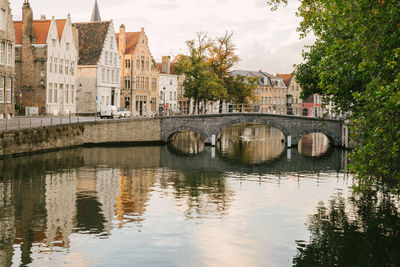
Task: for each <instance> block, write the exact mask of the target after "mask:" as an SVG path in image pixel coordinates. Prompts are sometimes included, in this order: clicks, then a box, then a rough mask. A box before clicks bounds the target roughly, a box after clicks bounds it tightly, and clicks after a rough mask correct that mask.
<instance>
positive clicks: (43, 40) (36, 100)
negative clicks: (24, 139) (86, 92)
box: [14, 1, 79, 115]
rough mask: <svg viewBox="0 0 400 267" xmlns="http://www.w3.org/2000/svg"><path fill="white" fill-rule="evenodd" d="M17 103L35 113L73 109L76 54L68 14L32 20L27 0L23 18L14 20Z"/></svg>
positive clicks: (63, 112)
mask: <svg viewBox="0 0 400 267" xmlns="http://www.w3.org/2000/svg"><path fill="white" fill-rule="evenodd" d="M14 28H15V39H16V53H15V63H16V64H15V65H16V86H15V88H16V94H15V95H16V96H17V101H16V104H18V105H20V106H22V107H33V108H35V109H36V110H37V112H38V113H42V114H44V113H51V114H56V115H57V114H59V113H61V114H69V113H75V111H76V64H77V61H78V58H79V54H78V48H77V44H76V42H75V38H74V37H75V36H74V30H73V28H72V24H71V18H70V16H69V15H68V16H67V18H66V19H60V20H56V19H54V17H53V18H52V19H51V20H46V18H45V16H43V15H42V17H41V19H40V20H33V11H32V9H31V6H30V4H29V2H28V1H25V3H24V5H23V7H22V21H15V22H14Z"/></svg>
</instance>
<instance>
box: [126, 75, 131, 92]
mask: <svg viewBox="0 0 400 267" xmlns="http://www.w3.org/2000/svg"><path fill="white" fill-rule="evenodd" d="M125 89H131V77H130V76H125Z"/></svg>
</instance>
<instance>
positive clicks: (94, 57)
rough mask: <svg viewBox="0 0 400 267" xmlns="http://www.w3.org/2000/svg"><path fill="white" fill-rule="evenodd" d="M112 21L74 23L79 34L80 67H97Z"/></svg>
mask: <svg viewBox="0 0 400 267" xmlns="http://www.w3.org/2000/svg"><path fill="white" fill-rule="evenodd" d="M110 23H111V21H96V22H81V23H74V24H73V25H74V26H75V27H76V28H77V30H78V33H79V62H78V65H97V63H98V62H99V60H100V56H101V53H102V51H103V47H104V41H105V39H106V37H107V33H108V29H109V27H110Z"/></svg>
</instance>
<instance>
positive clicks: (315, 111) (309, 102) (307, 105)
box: [302, 94, 324, 117]
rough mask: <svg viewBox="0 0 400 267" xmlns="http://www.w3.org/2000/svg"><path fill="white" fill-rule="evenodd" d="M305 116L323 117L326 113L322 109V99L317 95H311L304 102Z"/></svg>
mask: <svg viewBox="0 0 400 267" xmlns="http://www.w3.org/2000/svg"><path fill="white" fill-rule="evenodd" d="M302 112H303V114H302V115H303V116H307V117H322V116H323V114H324V111H323V109H322V97H321V96H320V95H317V94H312V95H310V96H309V97H308V98H307V99H305V100H304V101H303V111H302Z"/></svg>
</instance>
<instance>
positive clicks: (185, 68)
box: [176, 33, 227, 113]
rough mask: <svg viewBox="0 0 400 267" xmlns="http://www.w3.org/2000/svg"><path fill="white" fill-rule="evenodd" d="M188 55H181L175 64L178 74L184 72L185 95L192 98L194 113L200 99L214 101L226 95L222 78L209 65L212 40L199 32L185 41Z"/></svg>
mask: <svg viewBox="0 0 400 267" xmlns="http://www.w3.org/2000/svg"><path fill="white" fill-rule="evenodd" d="M186 45H187V48H188V52H189V55H188V56H185V57H181V58H180V59H179V60H178V62H177V66H176V72H177V73H178V74H184V75H185V80H184V82H183V86H184V87H185V97H187V98H189V99H193V100H194V103H195V105H194V113H196V112H197V111H198V108H199V103H200V101H204V102H206V101H216V100H218V99H224V98H226V97H227V91H226V88H225V87H224V85H223V80H222V79H220V78H219V77H218V75H217V74H216V73H215V72H214V70H213V69H212V67H211V64H210V60H209V58H210V57H209V52H210V49H211V47H212V45H213V41H212V40H211V39H209V38H208V37H207V35H206V34H202V33H199V34H198V35H197V39H196V40H190V41H187V42H186Z"/></svg>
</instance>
